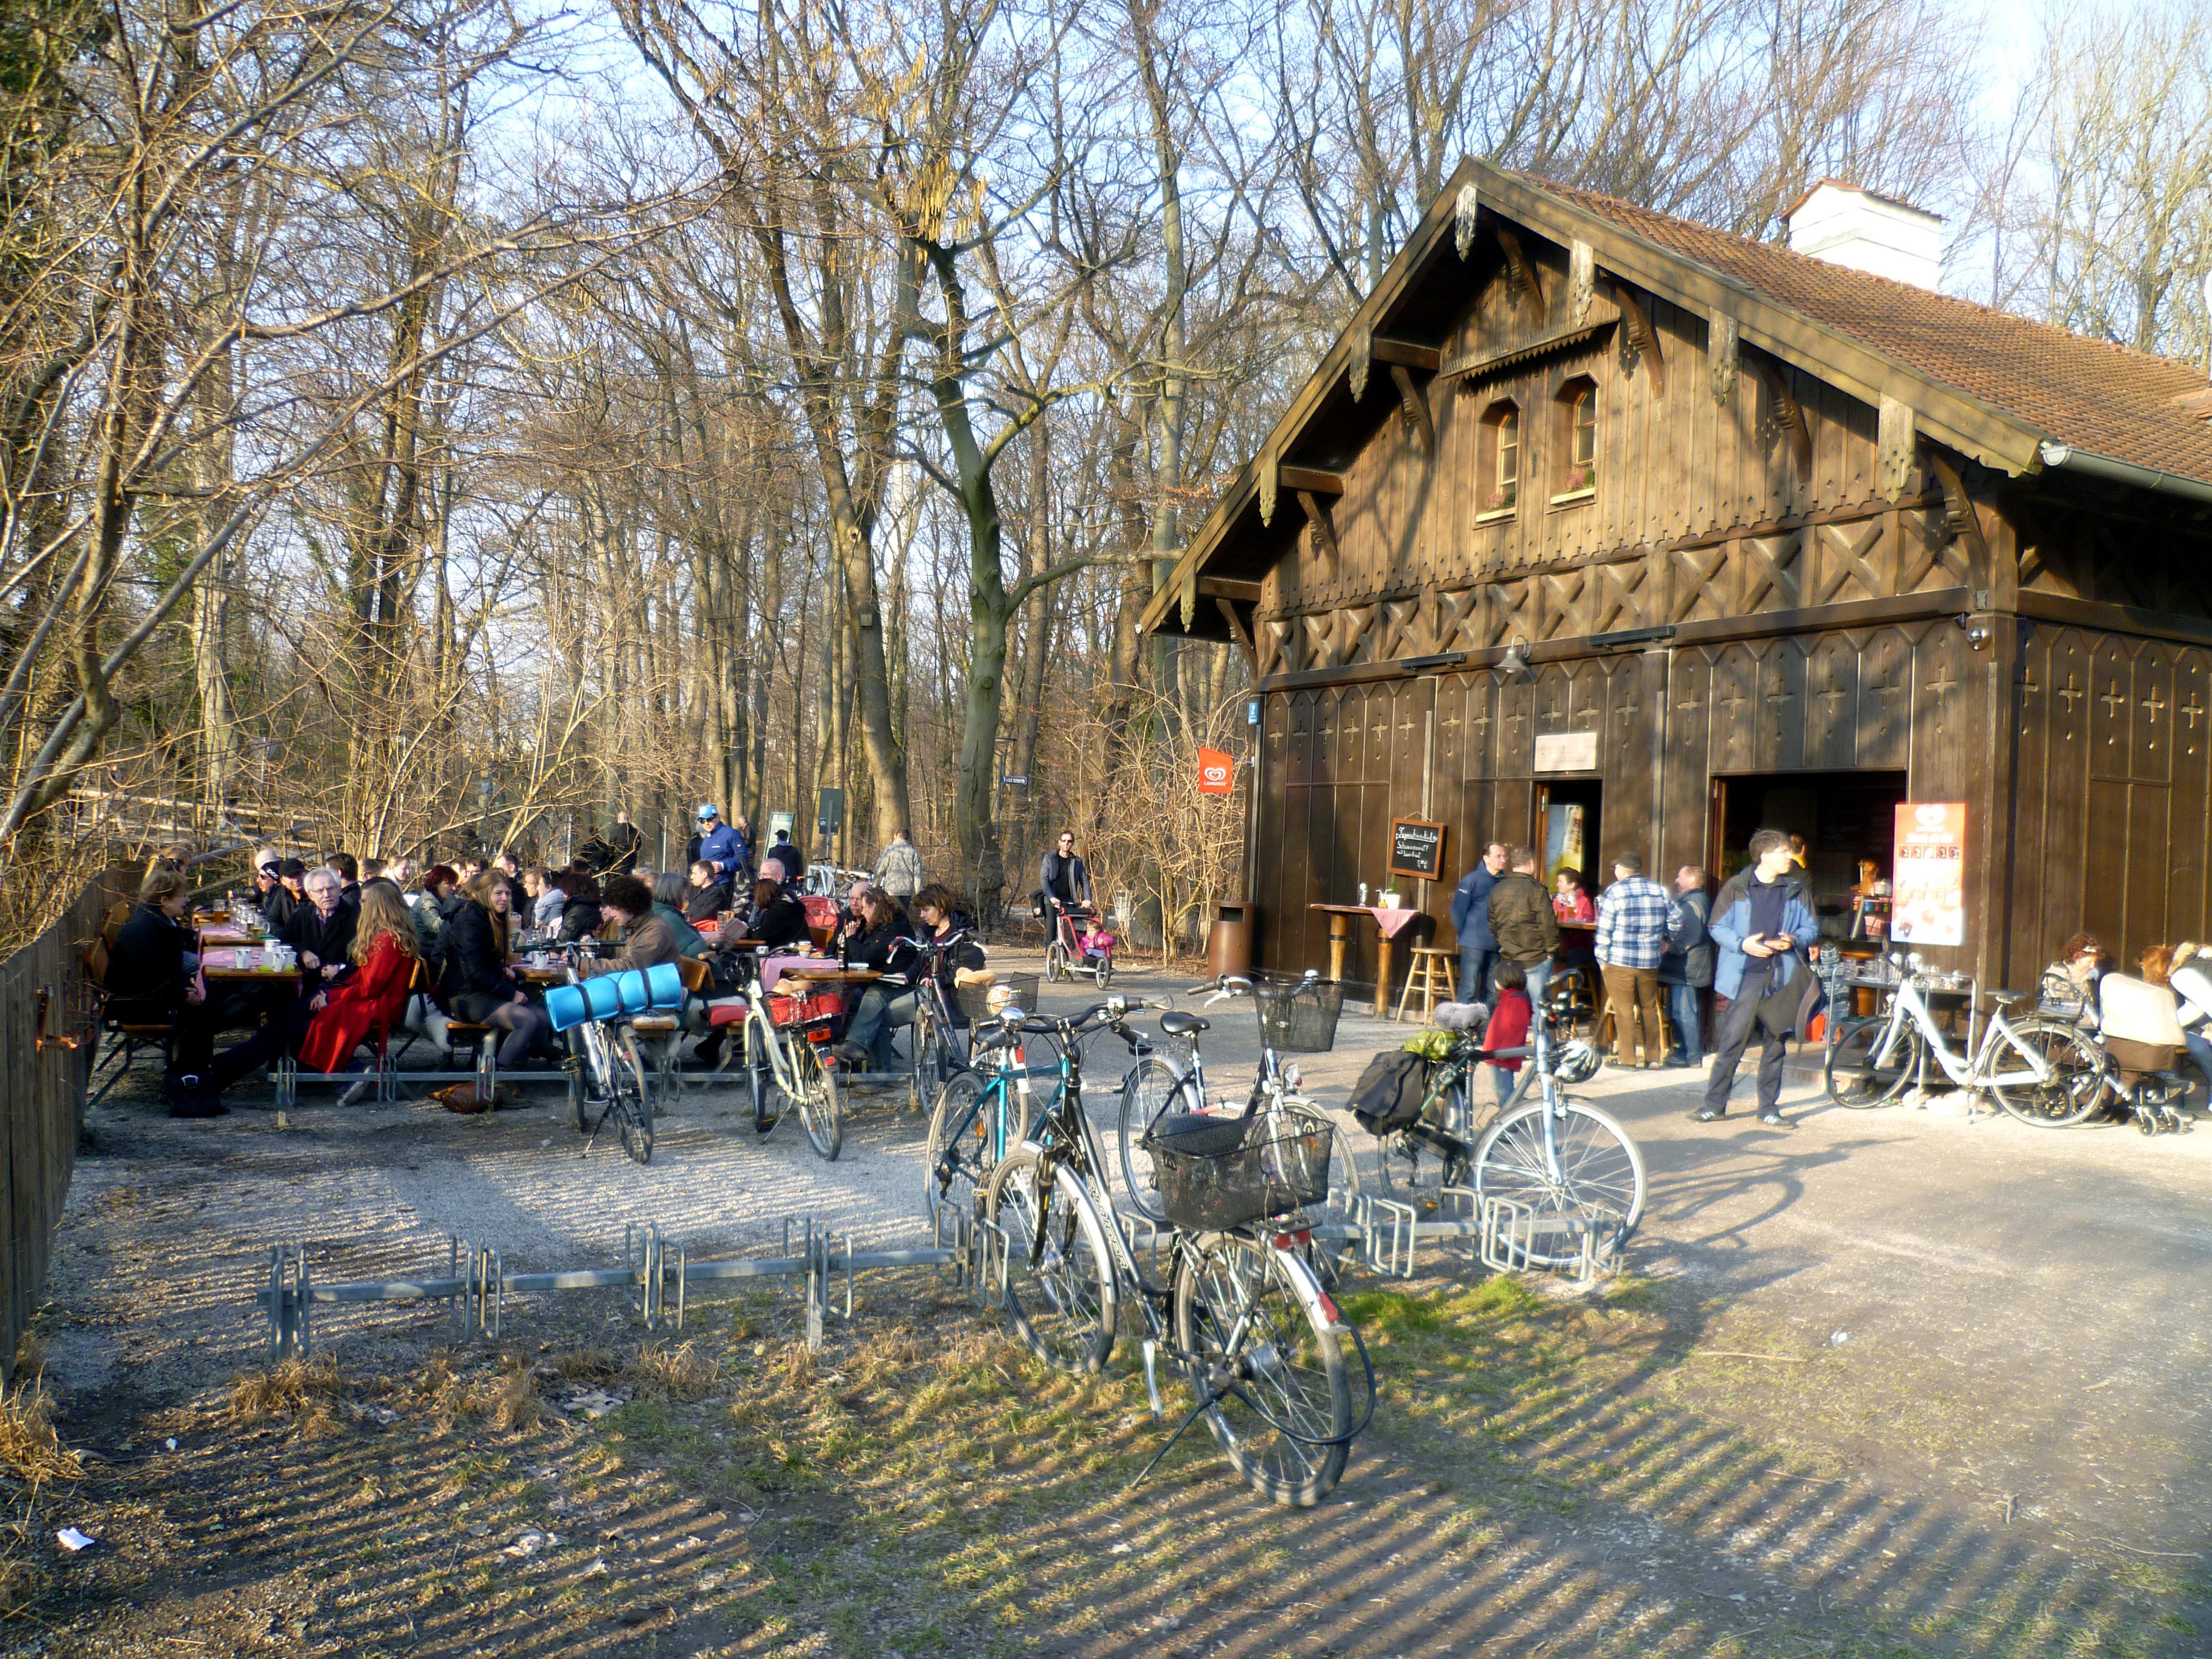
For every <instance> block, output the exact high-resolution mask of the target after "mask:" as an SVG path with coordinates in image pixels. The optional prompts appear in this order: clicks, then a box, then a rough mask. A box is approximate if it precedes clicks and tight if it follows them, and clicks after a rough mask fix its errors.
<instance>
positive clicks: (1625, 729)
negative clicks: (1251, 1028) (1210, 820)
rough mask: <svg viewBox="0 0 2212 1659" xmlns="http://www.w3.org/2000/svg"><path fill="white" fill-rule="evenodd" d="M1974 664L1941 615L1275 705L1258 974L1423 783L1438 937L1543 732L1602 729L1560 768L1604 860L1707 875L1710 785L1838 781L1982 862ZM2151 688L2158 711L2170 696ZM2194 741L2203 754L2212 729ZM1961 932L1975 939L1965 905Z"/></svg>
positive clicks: (1298, 944)
mask: <svg viewBox="0 0 2212 1659" xmlns="http://www.w3.org/2000/svg"><path fill="white" fill-rule="evenodd" d="M2166 654H2168V655H2171V654H2172V653H2166ZM2200 654H2202V655H2203V656H2204V657H2205V659H2206V660H2205V661H2204V662H2203V664H2201V665H2199V668H2198V674H2199V676H2200V678H2199V679H2198V680H2197V681H2195V682H2192V683H2191V684H2193V685H2194V686H2195V687H2196V689H2197V697H2198V702H2199V706H2200V707H2201V708H2203V709H2204V710H2206V711H2208V714H2212V653H2200ZM1985 661H1986V653H1977V652H1975V651H1974V650H1973V648H1972V646H1971V645H1970V644H1969V642H1968V640H1967V637H1966V631H1965V630H1964V629H1960V627H1959V626H1958V625H1957V623H1955V622H1954V620H1953V619H1951V618H1949V617H1943V618H1941V619H1939V620H1936V621H1933V622H1923V623H1913V624H1909V625H1896V626H1887V627H1878V628H1869V629H1844V630H1835V631H1830V632H1825V633H1818V634H1808V635H1780V636H1778V637H1775V638H1771V639H1765V640H1752V641H1729V642H1727V643H1724V644H1719V645H1713V646H1689V647H1680V648H1675V649H1660V650H1651V651H1643V652H1628V653H1613V654H1611V655H1607V656H1592V657H1585V658H1582V659H1576V660H1572V661H1569V662H1562V663H1550V664H1546V665H1541V667H1540V668H1539V669H1538V670H1537V671H1535V674H1534V678H1533V679H1522V678H1511V677H1508V676H1505V675H1504V674H1502V673H1500V672H1499V671H1498V670H1495V669H1480V670H1475V671H1455V672H1449V673H1443V674H1435V675H1425V676H1420V677H1417V678H1407V679H1402V680H1393V681H1386V682H1382V683H1379V684H1366V685H1348V686H1328V687H1316V688H1313V689H1310V690H1294V691H1275V692H1272V693H1270V694H1268V696H1267V699H1266V708H1265V712H1264V715H1263V726H1262V730H1263V732H1264V733H1265V739H1266V742H1267V772H1266V787H1265V788H1264V789H1263V792H1262V794H1261V802H1260V820H1259V836H1260V841H1259V845H1260V847H1261V848H1267V849H1279V854H1269V855H1267V856H1262V857H1261V858H1258V859H1256V860H1255V866H1256V868H1257V869H1258V871H1259V873H1260V879H1259V882H1258V886H1259V889H1260V890H1259V893H1258V894H1257V897H1258V900H1259V902H1260V905H1261V962H1262V963H1263V965H1264V966H1266V967H1267V968H1268V969H1275V970H1279V971H1285V972H1300V971H1303V970H1304V969H1306V968H1308V967H1315V966H1325V965H1326V963H1327V962H1328V951H1327V942H1328V925H1327V924H1328V918H1327V917H1326V916H1322V915H1316V914H1314V913H1313V912H1311V911H1310V910H1309V909H1308V908H1306V907H1307V906H1308V905H1310V904H1315V903H1351V902H1354V901H1355V900H1356V899H1357V897H1358V884H1359V883H1360V882H1362V881H1365V882H1367V883H1368V884H1369V885H1370V889H1371V888H1373V887H1376V886H1379V885H1380V884H1381V882H1382V880H1383V872H1384V857H1385V848H1387V845H1388V842H1389V822H1390V820H1391V818H1393V817H1408V816H1414V815H1418V814H1419V812H1420V811H1421V806H1422V803H1423V799H1424V787H1425V788H1426V799H1427V802H1428V805H1429V816H1431V817H1435V818H1437V820H1439V821H1440V822H1442V823H1446V824H1448V825H1449V826H1450V834H1449V843H1448V846H1447V849H1446V863H1445V871H1446V878H1445V879H1443V880H1441V881H1439V882H1437V883H1435V884H1433V885H1432V886H1431V890H1430V891H1429V892H1428V894H1427V895H1426V896H1425V902H1424V908H1425V909H1426V910H1427V911H1428V913H1429V915H1430V916H1431V918H1432V919H1433V920H1432V923H1431V931H1432V932H1433V933H1434V935H1435V936H1436V937H1437V938H1439V939H1449V936H1450V932H1451V924H1450V915H1449V913H1450V903H1451V892H1452V889H1453V887H1454V886H1455V884H1457V882H1458V880H1459V878H1460V877H1461V876H1462V875H1463V874H1465V873H1466V872H1467V870H1468V868H1469V867H1470V866H1472V865H1473V863H1474V860H1476V859H1477V858H1479V857H1480V854H1481V849H1482V848H1483V846H1484V844H1485V843H1486V842H1489V841H1490V840H1492V839H1493V838H1494V839H1497V840H1501V841H1506V842H1522V841H1533V838H1534V834H1535V817H1534V812H1535V790H1536V784H1537V781H1538V777H1537V774H1536V772H1535V769H1534V749H1535V738H1537V736H1539V735H1540V734H1547V733H1553V732H1595V734H1596V738H1597V768H1596V770H1595V772H1594V773H1586V774H1575V775H1574V776H1583V777H1594V778H1595V779H1597V780H1600V781H1601V782H1602V785H1603V806H1602V820H1603V836H1604V843H1605V844H1604V846H1603V847H1602V848H1599V849H1597V850H1598V852H1599V853H1600V854H1601V855H1602V856H1604V857H1608V858H1609V857H1611V856H1612V855H1613V854H1616V853H1620V852H1622V851H1626V850H1628V849H1631V848H1632V849H1634V850H1635V851H1637V852H1638V853H1640V854H1642V855H1643V856H1644V859H1645V860H1646V862H1647V865H1648V866H1650V867H1654V868H1661V869H1665V868H1672V867H1674V866H1679V865H1682V864H1692V863H1699V862H1702V861H1703V860H1704V857H1705V845H1706V834H1707V829H1708V825H1707V822H1706V817H1707V811H1708V803H1709V800H1710V796H1711V779H1712V778H1713V777H1714V776H1715V775H1724V774H1742V775H1778V774H1781V775H1786V774H1789V773H1791V772H1840V771H1871V772H1896V771H1901V772H1904V773H1905V774H1906V775H1907V788H1908V791H1909V793H1911V796H1912V798H1914V799H1923V800H1966V801H1968V802H1969V804H1970V805H1971V806H1972V809H1973V810H1972V815H1971V817H1970V821H1969V829H1968V836H1969V856H1970V857H1971V858H1984V857H1994V856H1996V855H1997V853H1998V849H1999V848H2001V846H2002V842H2003V841H2004V838H2005V835H2006V827H2005V825H2004V824H2003V823H2002V822H2001V821H1999V822H1997V823H1995V825H1994V827H1993V826H1992V822H1991V817H1992V815H1991V814H1990V812H1989V811H1987V809H1986V807H1985V806H1984V805H1983V804H1981V803H1980V802H1978V801H1977V800H1976V799H1975V798H1974V797H1973V796H1972V794H1971V793H1969V789H1970V787H1971V784H1972V774H1973V771H1974V757H1975V753H1976V750H1977V747H1978V740H1977V738H1976V737H1975V733H1976V732H1978V731H1979V730H1981V729H1982V711H1981V709H1980V708H1979V707H1978V702H1977V690H1976V689H1977V687H1978V685H1979V684H1980V683H1981V679H1982V674H1981V670H1982V665H1983V664H1984V662H1985ZM2081 672H2082V673H2083V674H2084V675H2086V674H2087V665H2086V664H2085V665H2084V666H2083V668H2082V670H2081ZM2106 672H2107V673H2108V675H2110V674H2116V673H2117V672H2118V663H2117V661H2115V662H2113V663H2111V664H2108V665H2107V666H2106ZM2151 684H2152V689H2153V690H2154V691H2160V690H2163V694H2164V696H2165V700H2166V702H2167V703H2168V704H2171V702H2172V691H2171V690H2164V688H2165V687H2166V682H2165V681H2155V680H2154V681H2153V682H2152V683H2151ZM1431 711H1433V714H1434V718H1435V736H1434V747H1433V750H1429V749H1428V748H1427V746H1426V742H1427V733H1426V729H1425V720H1426V718H1427V716H1428V715H1429V714H1431ZM2202 729H2203V738H2202V744H2212V718H2209V719H2208V720H2206V722H2205V723H2204V725H2203V728H2202ZM2085 742H2086V739H2085ZM1431 753H1432V754H1433V762H1432V765H1433V771H1432V772H1431V773H1430V774H1429V775H1426V776H1425V775H1424V772H1423V761H1424V757H1425V756H1426V755H1429V754H1431ZM2199 799H2202V797H2201V794H2200V797H2199ZM1999 816H2000V819H2001V815H1999ZM2199 838H2200V842H2201V840H2202V835H2201V833H2200V837H2199ZM2201 851H2202V849H2201V848H2200V853H2201ZM2197 869H2198V870H2199V871H2200V872H2201V871H2202V869H2203V860H2202V857H2201V856H2200V858H2199V860H2198V863H2197ZM2202 886H2203V883H2202V877H2201V875H2200V876H2199V878H2198V887H2197V889H2196V890H2197V891H2199V892H2201V891H2202ZM1967 923H1968V929H1969V937H1970V938H1976V937H1978V928H1979V925H1980V919H1979V916H1978V905H1977V902H1975V901H1974V900H1973V899H1972V896H1970V899H1969V905H1968V915H1967ZM1353 941H1354V942H1353V948H1352V952H1351V953H1350V955H1349V956H1348V957H1347V963H1346V976H1347V978H1349V979H1352V980H1354V981H1364V982H1365V983H1368V984H1372V983H1373V980H1374V973H1375V967H1374V961H1375V957H1374V930H1373V929H1372V928H1364V927H1363V928H1358V929H1355V931H1354V934H1353ZM1929 954H1930V955H1931V957H1935V958H1936V959H1937V960H1939V961H1946V962H1948V961H1949V960H1950V959H1951V958H1952V957H1954V956H1955V957H1958V958H1959V959H1960V960H1961V961H1963V960H1964V959H1965V958H1966V956H1967V954H1968V952H1966V951H1959V952H1950V951H1931V952H1929Z"/></svg>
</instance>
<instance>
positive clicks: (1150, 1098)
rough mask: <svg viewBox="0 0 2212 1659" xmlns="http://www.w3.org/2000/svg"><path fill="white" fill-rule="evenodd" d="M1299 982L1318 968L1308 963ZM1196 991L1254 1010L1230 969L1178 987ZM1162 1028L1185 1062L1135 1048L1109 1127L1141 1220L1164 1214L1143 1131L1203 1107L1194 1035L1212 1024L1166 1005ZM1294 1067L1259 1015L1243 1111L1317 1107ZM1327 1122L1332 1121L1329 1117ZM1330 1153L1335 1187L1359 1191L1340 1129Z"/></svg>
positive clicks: (1202, 1072)
mask: <svg viewBox="0 0 2212 1659" xmlns="http://www.w3.org/2000/svg"><path fill="white" fill-rule="evenodd" d="M1305 977H1306V982H1308V983H1311V982H1314V981H1316V980H1317V979H1318V978H1319V975H1317V974H1316V973H1315V972H1313V971H1311V970H1309V971H1308V973H1307V974H1306V976H1305ZM1185 995H1188V996H1204V997H1205V998H1206V1001H1205V1003H1204V1005H1203V1006H1206V1007H1208V1008H1211V1007H1212V1006H1214V1005H1215V1004H1216V1003H1219V1002H1226V1001H1228V1000H1230V999H1231V998H1232V997H1237V996H1250V997H1252V998H1253V1006H1254V1010H1255V1012H1260V1003H1259V999H1258V997H1257V996H1256V995H1255V994H1254V992H1253V988H1252V981H1250V980H1249V979H1245V978H1243V977H1241V976H1239V975H1234V974H1224V975H1221V976H1220V977H1218V979H1216V980H1214V981H1212V983H1211V984H1209V985H1195V986H1193V987H1191V988H1190V989H1189V990H1188V992H1186V993H1185ZM1159 1027H1160V1030H1161V1031H1162V1032H1164V1034H1166V1035H1167V1036H1170V1037H1171V1038H1182V1039H1185V1040H1187V1041H1188V1044H1189V1054H1190V1063H1189V1066H1188V1067H1187V1068H1184V1067H1179V1066H1176V1064H1175V1063H1174V1062H1173V1061H1172V1060H1169V1059H1168V1058H1167V1057H1166V1056H1164V1055H1163V1054H1159V1053H1158V1052H1152V1053H1148V1054H1139V1057H1138V1060H1137V1063H1136V1064H1135V1065H1134V1066H1131V1067H1130V1068H1129V1070H1128V1072H1127V1074H1126V1075H1125V1076H1124V1077H1123V1078H1122V1079H1121V1112H1120V1115H1119V1118H1118V1121H1117V1123H1116V1127H1115V1139H1116V1141H1117V1143H1118V1146H1119V1150H1120V1152H1121V1179H1122V1184H1123V1187H1124V1188H1125V1190H1126V1191H1127V1194H1128V1199H1129V1202H1130V1204H1131V1205H1133V1206H1134V1207H1135V1208H1136V1209H1137V1210H1138V1211H1139V1212H1141V1213H1142V1214H1143V1215H1144V1216H1145V1217H1146V1219H1148V1220H1152V1221H1163V1220H1165V1219H1166V1212H1165V1211H1164V1210H1163V1209H1162V1208H1161V1207H1160V1197H1159V1183H1158V1171H1157V1170H1155V1169H1154V1167H1153V1163H1152V1156H1151V1154H1150V1153H1149V1152H1147V1151H1146V1138H1147V1136H1148V1135H1149V1133H1150V1132H1151V1130H1152V1125H1153V1124H1154V1123H1156V1122H1158V1121H1159V1120H1160V1119H1161V1118H1162V1117H1164V1116H1167V1115H1170V1114H1178V1113H1200V1112H1204V1111H1205V1110H1206V1109H1207V1108H1206V1060H1205V1056H1204V1055H1203V1054H1202V1053H1201V1052H1200V1048H1199V1044H1198V1037H1199V1035H1200V1033H1201V1032H1204V1031H1207V1030H1212V1022H1211V1021H1209V1020H1206V1019H1204V1018H1200V1016H1198V1015H1196V1014H1191V1013H1185V1012H1182V1010H1180V1009H1170V1011H1169V1012H1165V1013H1163V1014H1162V1015H1161V1016H1160V1018H1159ZM1304 1080H1305V1079H1304V1077H1303V1076H1302V1075H1301V1074H1300V1073H1299V1071H1298V1068H1297V1066H1288V1067H1285V1066H1284V1065H1283V1063H1282V1060H1281V1057H1280V1056H1279V1054H1277V1053H1276V1052H1275V1048H1274V1044H1273V1042H1271V1041H1270V1040H1269V1032H1268V1027H1267V1019H1266V1018H1264V1016H1263V1017H1262V1018H1261V1021H1260V1069H1259V1071H1258V1072H1257V1073H1255V1075H1254V1077H1253V1079H1252V1087H1251V1090H1250V1091H1249V1093H1248V1094H1247V1095H1246V1097H1245V1100H1244V1109H1245V1111H1246V1112H1247V1113H1248V1114H1249V1113H1250V1112H1251V1111H1252V1110H1253V1109H1255V1108H1259V1109H1263V1110H1265V1111H1266V1112H1267V1115H1269V1116H1270V1117H1271V1118H1272V1117H1274V1116H1278V1115H1280V1114H1281V1113H1282V1111H1283V1110H1284V1109H1286V1108H1288V1107H1303V1108H1305V1109H1309V1110H1318V1108H1317V1107H1316V1105H1315V1103H1314V1102H1313V1101H1312V1100H1310V1099H1309V1098H1308V1097H1306V1096H1304V1095H1302V1094H1300V1093H1299V1092H1298V1089H1299V1087H1300V1085H1302V1084H1303V1083H1304ZM1332 1127H1334V1125H1333V1124H1332ZM1334 1158H1335V1159H1336V1162H1335V1163H1334V1164H1332V1170H1336V1169H1341V1170H1342V1172H1343V1180H1342V1188H1343V1189H1344V1190H1345V1191H1346V1193H1347V1194H1350V1195H1351V1196H1352V1197H1355V1198H1356V1197H1358V1194H1359V1165H1358V1161H1357V1160H1356V1159H1354V1158H1353V1157H1352V1143H1351V1142H1350V1141H1349V1140H1348V1139H1346V1137H1345V1133H1344V1131H1343V1130H1342V1129H1341V1128H1337V1129H1336V1130H1335V1145H1334Z"/></svg>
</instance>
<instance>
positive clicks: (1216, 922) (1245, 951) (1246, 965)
mask: <svg viewBox="0 0 2212 1659" xmlns="http://www.w3.org/2000/svg"><path fill="white" fill-rule="evenodd" d="M1259 908H1260V907H1259V906H1258V905H1256V904H1254V903H1253V902H1251V901H1250V900H1249V899H1224V900H1223V901H1222V902H1220V903H1218V904H1217V905H1215V906H1214V907H1213V931H1212V933H1208V934H1207V935H1206V970H1207V971H1208V972H1209V973H1212V974H1214V975H1222V974H1238V975H1245V974H1249V973H1250V972H1251V971H1252V929H1253V927H1254V926H1255V924H1256V922H1257V921H1258V911H1259Z"/></svg>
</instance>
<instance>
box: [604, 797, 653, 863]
mask: <svg viewBox="0 0 2212 1659" xmlns="http://www.w3.org/2000/svg"><path fill="white" fill-rule="evenodd" d="M644 844H645V837H644V836H641V835H640V834H639V833H638V828H637V826H636V825H635V824H634V823H631V822H630V821H629V813H627V812H617V813H616V814H615V827H614V828H613V829H610V830H608V831H607V867H608V869H609V870H611V872H614V873H615V874H616V875H618V876H627V875H629V874H632V873H633V872H635V871H636V869H637V854H638V849H639V848H641V847H642V846H643V845H644Z"/></svg>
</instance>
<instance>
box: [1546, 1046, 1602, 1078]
mask: <svg viewBox="0 0 2212 1659" xmlns="http://www.w3.org/2000/svg"><path fill="white" fill-rule="evenodd" d="M1597 1064H1598V1052H1597V1047H1596V1045H1595V1044H1594V1043H1592V1042H1589V1040H1588V1039H1587V1038H1584V1037H1576V1038H1574V1039H1573V1040H1572V1041H1571V1042H1563V1043H1561V1044H1560V1045H1559V1047H1558V1048H1556V1049H1554V1050H1553V1053H1552V1075H1553V1077H1555V1078H1557V1079H1559V1081H1560V1082H1562V1083H1588V1082H1589V1080H1590V1079H1592V1078H1594V1077H1595V1076H1596V1075H1597Z"/></svg>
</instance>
